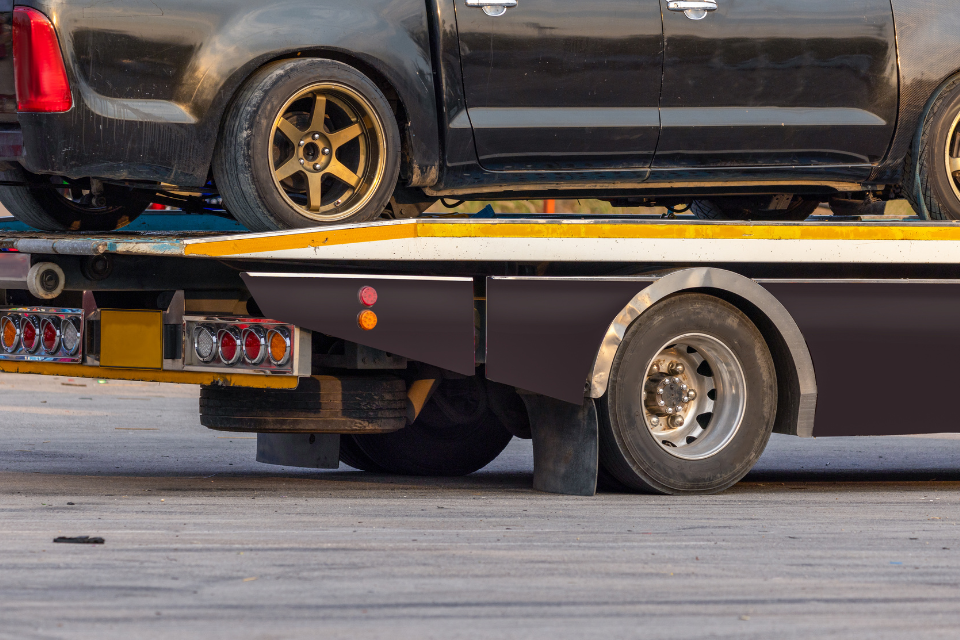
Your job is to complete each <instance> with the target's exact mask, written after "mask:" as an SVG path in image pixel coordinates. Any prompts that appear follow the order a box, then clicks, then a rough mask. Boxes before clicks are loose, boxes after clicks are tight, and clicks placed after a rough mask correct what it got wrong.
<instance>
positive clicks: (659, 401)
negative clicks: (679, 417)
mask: <svg viewBox="0 0 960 640" xmlns="http://www.w3.org/2000/svg"><path fill="white" fill-rule="evenodd" d="M665 404H667V403H666V402H664V401H663V400H657V406H658V407H662V406H663V405H665Z"/></svg>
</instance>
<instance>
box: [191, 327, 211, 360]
mask: <svg viewBox="0 0 960 640" xmlns="http://www.w3.org/2000/svg"><path fill="white" fill-rule="evenodd" d="M193 334H194V336H193V346H194V350H195V351H196V352H197V357H198V358H199V359H200V362H210V361H211V360H213V358H214V356H215V355H216V340H215V339H214V337H213V332H212V331H210V330H209V329H208V328H206V327H197V328H195V329H194V330H193Z"/></svg>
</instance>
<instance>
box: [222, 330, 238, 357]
mask: <svg viewBox="0 0 960 640" xmlns="http://www.w3.org/2000/svg"><path fill="white" fill-rule="evenodd" d="M217 342H218V343H219V349H218V351H219V352H220V359H221V360H223V363H224V364H236V363H237V360H239V359H240V336H239V335H237V332H236V329H220V335H219V337H218V339H217Z"/></svg>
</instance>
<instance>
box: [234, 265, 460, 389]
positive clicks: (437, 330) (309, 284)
mask: <svg viewBox="0 0 960 640" xmlns="http://www.w3.org/2000/svg"><path fill="white" fill-rule="evenodd" d="M243 280H244V282H245V283H246V285H247V287H248V288H249V289H250V293H251V294H252V295H253V297H254V299H255V300H256V302H257V305H258V306H259V307H260V309H261V310H262V311H263V313H264V315H266V316H267V317H270V318H277V319H282V320H283V321H284V322H290V323H293V324H296V325H297V326H300V327H303V328H305V329H310V330H312V331H319V332H321V333H325V334H327V335H329V336H334V337H336V338H341V339H343V340H349V341H351V342H356V343H358V344H362V345H365V346H368V347H373V348H374V349H381V350H383V351H387V352H389V353H393V354H396V355H398V356H403V357H405V358H410V359H411V360H417V361H420V362H426V363H428V364H432V365H435V366H438V367H441V368H444V369H449V370H450V371H455V372H457V373H461V374H463V375H473V374H474V372H475V364H474V355H475V353H474V340H475V335H476V329H475V327H476V323H475V320H474V311H473V280H472V279H470V278H417V277H409V278H402V277H384V276H340V277H337V276H324V275H291V276H283V275H277V274H262V273H245V274H243ZM364 286H372V287H374V288H375V289H376V290H377V293H378V294H379V295H378V299H377V302H376V303H375V304H374V305H373V306H372V307H369V309H370V310H372V311H373V312H374V313H376V314H377V318H378V322H377V325H376V327H375V328H374V329H372V330H370V331H364V330H363V329H361V328H360V327H359V325H358V324H357V316H358V314H359V313H360V312H361V311H363V310H364V309H367V308H368V307H365V306H364V305H362V304H361V303H360V301H359V298H358V293H359V291H360V288H361V287H364Z"/></svg>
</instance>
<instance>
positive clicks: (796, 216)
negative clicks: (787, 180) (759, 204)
mask: <svg viewBox="0 0 960 640" xmlns="http://www.w3.org/2000/svg"><path fill="white" fill-rule="evenodd" d="M818 206H820V203H819V202H817V201H816V200H804V199H803V198H801V197H799V196H794V198H793V200H792V201H791V202H790V206H789V207H787V208H786V209H782V210H767V209H753V208H749V207H743V206H740V205H738V204H733V203H726V202H724V201H722V200H694V201H693V202H691V203H690V210H691V211H692V212H693V215H695V216H697V217H698V218H699V219H701V220H767V221H776V220H781V221H784V222H786V221H795V222H796V221H802V220H806V219H807V218H809V217H810V214H812V213H813V212H814V211H815V210H816V209H817V207H818Z"/></svg>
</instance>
